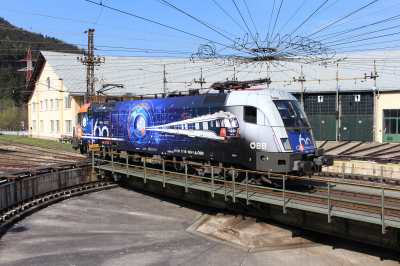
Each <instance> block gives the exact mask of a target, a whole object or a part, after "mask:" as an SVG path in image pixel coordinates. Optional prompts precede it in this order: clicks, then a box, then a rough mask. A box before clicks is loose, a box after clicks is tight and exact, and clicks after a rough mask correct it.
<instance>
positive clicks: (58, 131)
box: [56, 120, 60, 133]
mask: <svg viewBox="0 0 400 266" xmlns="http://www.w3.org/2000/svg"><path fill="white" fill-rule="evenodd" d="M56 130H57V133H60V120H56Z"/></svg>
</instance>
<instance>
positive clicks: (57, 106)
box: [55, 99, 59, 110]
mask: <svg viewBox="0 0 400 266" xmlns="http://www.w3.org/2000/svg"><path fill="white" fill-rule="evenodd" d="M55 101H56V110H58V108H59V105H58V99H55Z"/></svg>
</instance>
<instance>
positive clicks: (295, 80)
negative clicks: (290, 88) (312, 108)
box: [293, 65, 306, 109]
mask: <svg viewBox="0 0 400 266" xmlns="http://www.w3.org/2000/svg"><path fill="white" fill-rule="evenodd" d="M300 75H301V76H300V77H299V78H298V79H296V78H295V77H293V81H294V82H301V90H300V94H301V98H300V100H301V107H303V109H304V99H303V92H304V89H303V82H305V81H306V80H305V78H304V76H303V65H302V66H301V73H300Z"/></svg>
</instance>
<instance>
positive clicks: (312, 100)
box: [304, 94, 336, 116]
mask: <svg viewBox="0 0 400 266" xmlns="http://www.w3.org/2000/svg"><path fill="white" fill-rule="evenodd" d="M304 111H305V112H306V114H307V115H308V116H318V115H324V116H325V115H328V116H334V115H335V112H336V95H330V94H324V95H305V96H304Z"/></svg>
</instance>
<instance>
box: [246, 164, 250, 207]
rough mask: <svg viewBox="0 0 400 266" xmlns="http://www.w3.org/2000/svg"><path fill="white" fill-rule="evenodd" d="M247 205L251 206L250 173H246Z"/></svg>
mask: <svg viewBox="0 0 400 266" xmlns="http://www.w3.org/2000/svg"><path fill="white" fill-rule="evenodd" d="M246 203H247V205H249V204H250V203H249V173H248V172H247V171H246Z"/></svg>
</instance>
